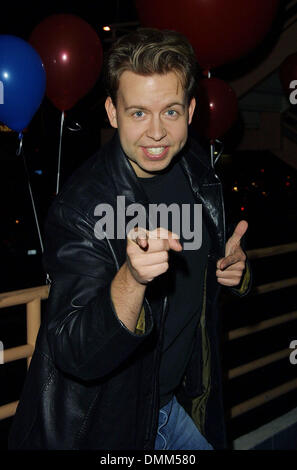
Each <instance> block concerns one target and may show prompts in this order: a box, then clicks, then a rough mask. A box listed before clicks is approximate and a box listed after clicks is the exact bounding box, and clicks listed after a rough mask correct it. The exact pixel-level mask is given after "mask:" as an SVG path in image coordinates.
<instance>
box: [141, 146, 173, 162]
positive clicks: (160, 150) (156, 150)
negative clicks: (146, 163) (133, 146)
mask: <svg viewBox="0 0 297 470" xmlns="http://www.w3.org/2000/svg"><path fill="white" fill-rule="evenodd" d="M142 150H143V152H144V154H145V155H146V156H147V157H148V158H149V159H150V160H159V159H161V158H162V157H164V156H165V155H166V154H167V152H168V150H169V147H168V146H167V147H164V146H162V147H142Z"/></svg>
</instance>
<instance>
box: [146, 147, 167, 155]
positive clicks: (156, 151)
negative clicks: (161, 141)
mask: <svg viewBox="0 0 297 470" xmlns="http://www.w3.org/2000/svg"><path fill="white" fill-rule="evenodd" d="M164 148H165V147H150V148H147V151H148V152H149V153H151V154H153V155H161V153H162V152H163V151H164Z"/></svg>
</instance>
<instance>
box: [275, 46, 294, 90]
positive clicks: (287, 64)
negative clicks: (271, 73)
mask: <svg viewBox="0 0 297 470" xmlns="http://www.w3.org/2000/svg"><path fill="white" fill-rule="evenodd" d="M279 77H280V81H281V84H282V87H283V90H284V92H285V94H286V95H289V94H290V93H291V92H292V90H293V89H295V88H296V83H295V84H293V85H294V86H293V87H292V88H290V84H291V82H292V81H293V80H297V52H295V53H294V54H291V55H289V56H288V57H287V58H286V59H285V60H284V61H283V63H282V64H281V65H280V68H279Z"/></svg>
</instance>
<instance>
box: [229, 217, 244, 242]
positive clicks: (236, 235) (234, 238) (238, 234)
mask: <svg viewBox="0 0 297 470" xmlns="http://www.w3.org/2000/svg"><path fill="white" fill-rule="evenodd" d="M247 229H248V223H247V221H246V220H241V221H240V222H238V224H237V225H236V227H235V230H234V232H233V234H232V235H231V237H230V238H229V241H231V242H232V244H234V245H237V244H238V243H239V242H240V240H241V238H242V237H243V235H244V234H245V232H246V231H247Z"/></svg>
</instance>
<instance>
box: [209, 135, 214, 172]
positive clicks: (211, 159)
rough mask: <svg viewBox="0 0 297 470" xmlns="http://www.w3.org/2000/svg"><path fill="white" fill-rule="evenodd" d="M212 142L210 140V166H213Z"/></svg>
mask: <svg viewBox="0 0 297 470" xmlns="http://www.w3.org/2000/svg"><path fill="white" fill-rule="evenodd" d="M213 157H214V143H213V141H212V140H211V141H210V161H211V167H212V168H214V158H213Z"/></svg>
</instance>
